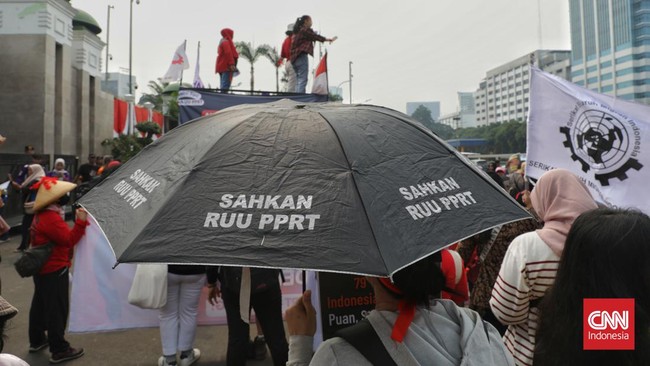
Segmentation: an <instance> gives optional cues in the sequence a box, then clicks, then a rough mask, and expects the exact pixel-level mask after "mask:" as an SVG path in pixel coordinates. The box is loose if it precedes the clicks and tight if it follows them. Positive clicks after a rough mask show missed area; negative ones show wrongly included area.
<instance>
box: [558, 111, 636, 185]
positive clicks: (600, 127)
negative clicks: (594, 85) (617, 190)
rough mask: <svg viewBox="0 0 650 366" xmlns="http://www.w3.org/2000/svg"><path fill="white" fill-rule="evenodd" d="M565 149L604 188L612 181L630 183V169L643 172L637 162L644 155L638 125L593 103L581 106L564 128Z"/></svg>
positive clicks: (561, 130) (561, 129)
mask: <svg viewBox="0 0 650 366" xmlns="http://www.w3.org/2000/svg"><path fill="white" fill-rule="evenodd" d="M560 133H562V134H564V136H565V137H566V140H565V141H564V147H566V148H568V149H569V150H570V151H571V159H573V161H577V162H579V163H580V165H581V166H582V171H583V172H585V173H586V172H588V171H590V170H593V172H594V178H595V179H596V180H598V182H600V184H601V185H602V186H609V183H610V182H609V180H610V179H612V178H618V179H619V180H625V179H627V171H628V170H629V169H630V168H633V169H635V170H641V168H643V165H642V164H641V163H640V162H639V161H638V160H637V159H636V157H637V156H638V155H639V153H640V151H641V135H640V131H639V128H638V127H637V125H636V123H635V122H634V121H633V120H631V119H628V118H627V117H625V116H623V115H620V114H619V113H617V112H616V111H614V110H611V109H610V108H609V107H607V106H605V105H603V104H598V103H595V102H593V101H585V102H579V103H578V104H576V107H575V108H574V109H573V111H572V112H571V114H570V119H569V121H568V123H567V125H566V126H563V127H560Z"/></svg>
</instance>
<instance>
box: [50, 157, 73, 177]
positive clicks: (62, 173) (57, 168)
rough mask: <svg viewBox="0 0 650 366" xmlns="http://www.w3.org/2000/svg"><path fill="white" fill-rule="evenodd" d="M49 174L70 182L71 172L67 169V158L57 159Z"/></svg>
mask: <svg viewBox="0 0 650 366" xmlns="http://www.w3.org/2000/svg"><path fill="white" fill-rule="evenodd" d="M47 176H48V177H55V178H57V179H58V180H64V181H66V182H70V173H68V171H67V170H65V160H63V159H61V158H58V159H56V160H55V161H54V169H53V170H51V171H50V172H49V173H47Z"/></svg>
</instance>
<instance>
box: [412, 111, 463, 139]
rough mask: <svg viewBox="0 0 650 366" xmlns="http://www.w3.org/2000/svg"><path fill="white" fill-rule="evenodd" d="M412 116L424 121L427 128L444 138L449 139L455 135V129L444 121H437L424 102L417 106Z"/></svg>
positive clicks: (421, 121)
mask: <svg viewBox="0 0 650 366" xmlns="http://www.w3.org/2000/svg"><path fill="white" fill-rule="evenodd" d="M411 117H413V119H415V120H416V121H419V122H420V123H422V124H423V125H424V126H425V127H426V128H428V129H430V130H431V131H432V132H433V133H435V134H436V135H437V136H438V137H440V138H441V139H443V140H449V139H450V138H452V137H453V136H454V130H453V129H452V128H451V127H449V126H447V125H443V124H442V123H436V121H434V120H433V117H432V116H431V110H430V109H429V108H427V107H425V106H424V105H422V104H420V105H419V106H418V107H417V109H416V110H415V111H414V112H413V114H412V115H411Z"/></svg>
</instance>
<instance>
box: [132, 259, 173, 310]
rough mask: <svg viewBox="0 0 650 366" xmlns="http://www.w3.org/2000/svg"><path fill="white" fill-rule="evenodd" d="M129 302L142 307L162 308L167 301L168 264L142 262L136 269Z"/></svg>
mask: <svg viewBox="0 0 650 366" xmlns="http://www.w3.org/2000/svg"><path fill="white" fill-rule="evenodd" d="M128 300H129V304H131V305H135V306H137V307H139V308H142V309H160V308H162V307H163V306H165V304H166V303H167V265H166V264H158V263H140V264H138V267H137V269H136V270H135V276H134V277H133V283H132V284H131V290H130V291H129V297H128Z"/></svg>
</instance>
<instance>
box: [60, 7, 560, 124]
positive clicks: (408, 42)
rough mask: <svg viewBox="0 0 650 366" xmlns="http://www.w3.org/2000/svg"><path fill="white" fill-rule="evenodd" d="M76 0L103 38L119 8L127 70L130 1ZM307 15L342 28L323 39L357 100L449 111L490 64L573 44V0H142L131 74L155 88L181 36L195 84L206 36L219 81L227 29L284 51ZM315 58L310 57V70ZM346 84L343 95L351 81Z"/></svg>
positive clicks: (267, 71) (268, 79) (112, 66)
mask: <svg viewBox="0 0 650 366" xmlns="http://www.w3.org/2000/svg"><path fill="white" fill-rule="evenodd" d="M71 3H72V5H73V6H74V7H76V8H79V9H82V10H84V11H86V12H88V13H90V14H91V15H92V16H93V17H94V18H95V19H96V20H97V22H99V24H100V26H101V27H102V29H103V31H102V33H100V34H99V36H100V37H101V38H102V40H104V41H106V36H107V27H106V22H107V6H108V5H113V6H114V7H115V8H114V9H112V10H111V24H110V44H109V47H110V50H109V51H110V54H111V55H112V56H113V59H112V60H111V61H109V71H111V72H116V71H118V70H119V69H120V68H125V69H127V68H128V64H129V4H130V2H129V0H72V1H71ZM538 4H539V8H541V12H538ZM303 14H308V15H310V16H311V17H312V19H313V21H314V26H313V28H314V29H315V30H316V31H318V32H320V33H321V34H322V35H324V36H326V37H333V36H338V40H337V41H336V42H334V43H333V44H331V45H329V44H327V43H326V44H325V47H324V49H325V48H326V49H327V51H328V53H329V59H328V66H329V73H328V74H329V84H330V86H337V85H339V84H340V83H342V82H344V81H346V80H348V64H349V61H352V62H353V64H352V74H353V78H352V101H353V102H354V103H362V102H366V103H370V104H377V105H382V106H386V107H389V108H393V109H396V110H398V111H401V112H405V110H406V102H411V101H440V103H441V110H442V113H443V114H444V113H451V112H454V111H455V110H456V109H457V108H458V102H457V96H456V92H458V91H474V90H476V88H477V87H478V84H479V82H480V81H481V79H482V78H483V77H485V73H486V71H488V70H490V69H492V68H495V67H498V66H500V65H501V64H503V63H506V62H509V61H511V60H513V59H515V58H517V57H520V56H523V55H526V54H528V53H530V52H531V51H533V50H535V49H539V48H544V49H570V46H571V43H570V34H569V11H568V0H488V1H486V0H435V1H428V0H418V1H415V0H401V1H399V0H398V1H396V0H320V1H315V0H284V1H268V0H256V1H253V0H232V1H219V0H187V1H178V0H141V1H140V4H139V5H136V4H135V2H134V3H133V74H134V75H135V76H136V77H137V83H138V85H139V89H138V93H141V92H149V90H148V88H147V86H146V85H147V83H148V81H150V80H156V79H157V78H158V77H161V76H162V75H164V74H165V71H166V70H167V67H168V66H169V64H170V62H171V58H172V56H173V54H174V51H175V50H176V47H178V45H180V44H181V43H182V42H183V41H184V40H187V55H188V58H189V60H190V63H191V68H190V70H188V71H187V72H186V73H185V74H184V76H183V79H184V81H188V82H191V80H192V78H193V76H194V66H195V62H196V49H197V43H198V42H199V41H200V42H201V58H200V67H201V73H200V75H201V78H202V79H203V82H204V83H205V84H206V85H207V84H211V85H212V86H213V87H216V86H218V75H216V74H215V73H214V64H215V59H216V54H217V44H218V42H219V39H220V38H221V36H220V33H219V32H220V30H221V29H222V28H224V27H228V28H232V29H233V30H234V31H235V41H246V42H252V43H254V44H255V45H261V44H264V43H267V44H270V45H272V46H276V47H277V48H278V49H279V48H280V46H281V44H282V41H283V39H284V31H285V30H286V27H287V24H288V23H292V22H294V21H295V18H297V17H298V16H300V15H303ZM540 18H541V37H540V31H539V30H540V27H539V24H540V23H539V19H540ZM324 49H323V50H324ZM317 52H318V48H316V53H317ZM316 56H318V55H317V54H316ZM102 57H103V56H102ZM316 62H317V60H316V61H315V60H314V59H310V68H312V67H315V63H316ZM239 69H240V70H241V72H242V74H241V75H240V76H239V77H238V78H236V79H235V80H234V82H233V84H237V83H239V82H241V85H240V86H239V87H238V88H237V89H246V88H249V85H250V74H249V72H248V70H249V64H248V63H247V62H246V61H243V60H242V61H240V63H239ZM126 72H128V71H126ZM308 88H311V78H310V85H309V86H308ZM255 89H258V90H260V89H261V90H275V71H274V68H273V66H272V65H271V63H270V62H269V61H268V60H267V59H262V60H260V61H258V62H257V63H256V64H255ZM343 89H344V93H343V97H344V98H345V102H347V101H348V100H349V94H348V90H349V89H348V84H347V83H346V84H343ZM308 90H310V89H308Z"/></svg>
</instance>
